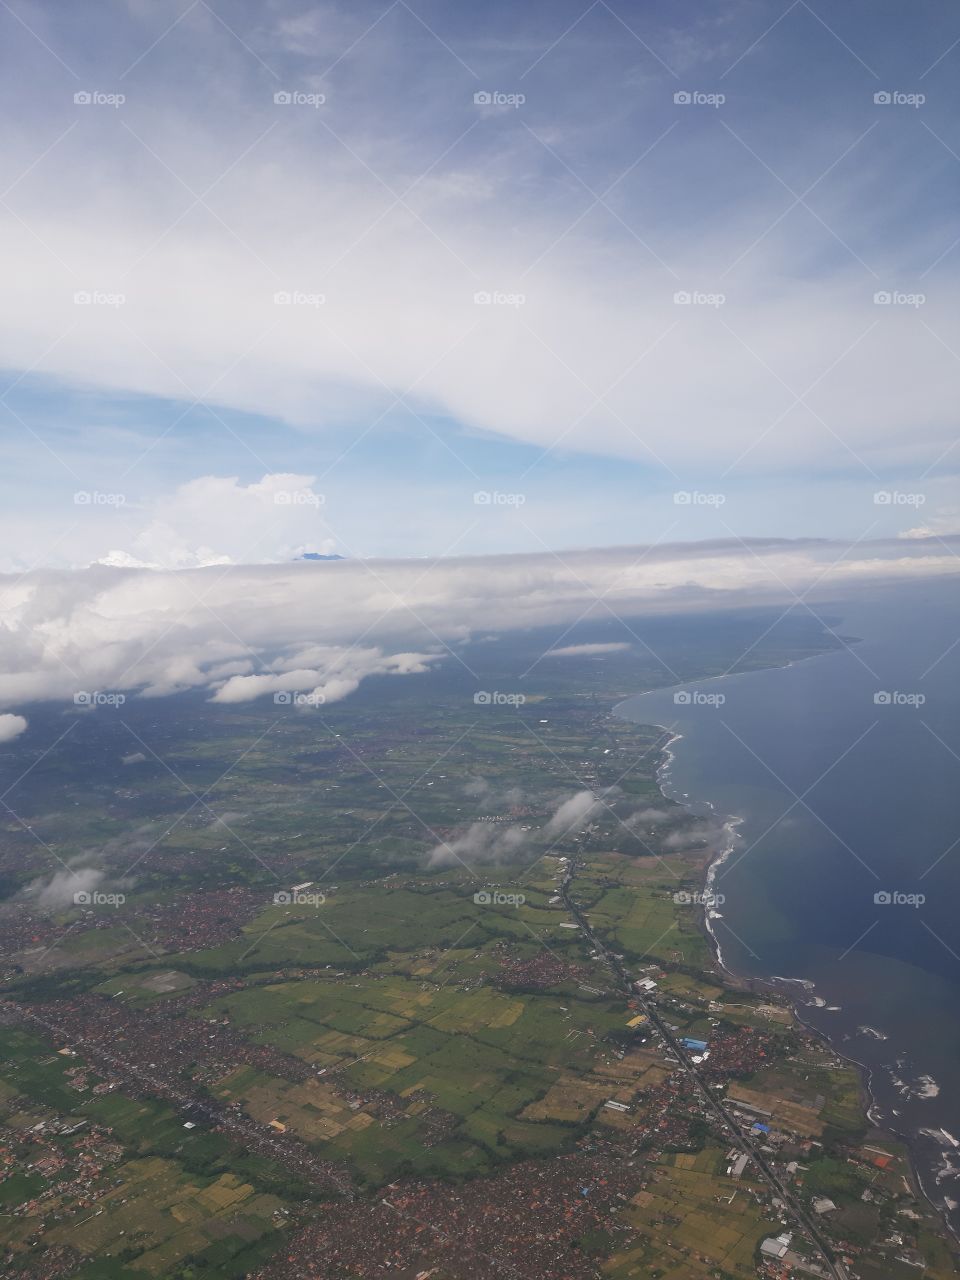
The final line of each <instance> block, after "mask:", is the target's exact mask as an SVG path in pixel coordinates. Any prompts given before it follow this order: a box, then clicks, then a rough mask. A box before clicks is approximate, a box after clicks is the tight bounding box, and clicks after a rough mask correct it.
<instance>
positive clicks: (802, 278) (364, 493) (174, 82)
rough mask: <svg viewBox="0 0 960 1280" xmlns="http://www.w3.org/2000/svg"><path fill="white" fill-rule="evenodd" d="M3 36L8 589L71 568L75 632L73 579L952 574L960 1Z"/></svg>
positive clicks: (959, 336)
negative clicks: (485, 567)
mask: <svg viewBox="0 0 960 1280" xmlns="http://www.w3.org/2000/svg"><path fill="white" fill-rule="evenodd" d="M0 33H2V41H0V45H2V48H3V60H4V64H5V66H4V75H3V77H2V78H0V99H2V100H3V109H4V119H5V121H6V123H7V126H8V127H7V130H6V132H5V137H4V141H3V148H4V151H5V155H4V166H3V169H4V179H3V182H2V187H3V190H2V192H0V223H2V228H3V236H2V253H3V263H2V267H3V286H4V293H5V301H6V304H7V305H6V306H5V307H4V308H3V309H2V316H0V365H2V374H0V385H2V388H3V390H2V392H0V430H2V432H3V444H4V459H5V464H6V465H5V467H4V468H3V474H2V477H0V485H2V492H0V534H2V536H0V572H2V573H4V574H7V575H11V576H10V578H9V579H8V581H9V583H11V584H16V583H18V582H19V581H20V578H19V575H26V578H25V581H26V582H27V583H28V584H29V583H30V582H32V581H33V577H32V575H34V574H38V573H39V574H41V575H42V574H44V573H53V574H58V573H60V572H62V571H66V572H68V573H75V574H77V575H80V576H79V577H78V578H77V580H76V581H74V580H73V579H69V580H68V581H70V582H71V586H70V588H69V598H70V606H69V608H68V609H66V611H65V614H64V617H66V616H67V614H69V613H70V611H71V610H72V609H73V608H74V607H75V606H77V607H79V606H78V602H89V601H90V600H91V599H94V598H99V596H100V592H101V590H102V586H101V577H100V576H99V568H97V569H96V570H94V571H92V572H93V577H92V578H88V579H83V578H82V574H83V573H84V572H86V571H87V569H88V567H89V566H91V565H94V566H104V567H105V568H107V569H109V570H111V571H113V572H114V573H116V574H120V573H121V572H122V571H124V570H127V571H129V572H130V573H133V574H139V573H141V572H148V573H150V572H152V573H155V574H177V573H181V572H183V571H185V570H193V569H196V568H202V567H204V566H206V567H208V568H210V569H212V570H217V569H219V568H222V567H224V566H243V565H278V566H285V565H288V564H289V563H290V562H291V561H294V560H296V559H297V558H298V557H301V556H302V555H304V554H305V553H315V554H317V553H319V554H325V555H340V556H343V557H346V558H347V559H349V560H367V559H370V558H373V559H375V560H377V561H378V562H379V561H391V560H396V559H400V560H403V561H407V560H426V561H427V562H428V564H429V565H432V564H434V563H435V562H436V561H446V560H447V559H451V558H452V559H456V558H458V557H467V558H470V557H491V556H498V555H499V556H504V557H508V556H511V555H521V556H539V557H540V561H539V563H540V565H541V568H543V567H544V566H549V565H550V564H552V563H553V559H552V558H555V557H556V556H558V555H562V556H564V557H565V558H567V559H569V557H568V555H567V553H569V552H572V551H575V550H577V549H582V548H600V547H631V546H632V547H649V546H656V547H662V546H671V547H673V546H677V547H679V548H682V547H683V546H684V545H685V544H687V543H689V542H695V541H698V540H705V539H707V540H717V539H722V540H728V541H729V542H730V544H731V548H733V549H734V550H736V551H737V554H738V556H739V563H740V565H741V570H742V572H741V585H744V584H747V583H748V582H749V580H750V577H751V566H752V558H755V552H754V550H753V543H752V542H751V540H752V539H758V540H760V543H759V544H758V545H762V546H766V545H767V543H768V540H770V539H779V538H796V539H809V538H822V539H827V540H830V541H831V543H835V544H836V545H837V546H839V547H845V548H855V547H862V546H869V545H872V544H874V543H876V545H877V546H882V547H884V548H886V550H885V551H884V554H885V555H886V556H888V558H889V559H890V560H891V564H894V566H895V562H896V561H897V560H898V559H901V558H902V556H910V557H914V558H915V557H916V556H917V555H918V554H921V551H922V549H923V548H926V551H925V552H924V553H923V554H925V555H926V556H927V557H928V559H929V562H930V564H931V565H940V564H941V562H943V563H945V564H949V562H950V560H951V559H954V560H955V555H954V551H953V549H952V545H951V544H950V542H949V540H948V538H949V535H952V534H954V533H957V532H960V492H958V484H957V473H958V466H960V449H958V447H957V443H958V441H957V436H958V428H957V404H958V397H957V395H956V388H957V376H958V372H960V323H958V311H957V307H956V297H957V284H958V274H960V228H958V225H957V221H956V216H955V210H956V206H957V195H958V188H960V135H958V132H957V127H956V121H957V119H958V118H960V115H958V111H957V107H958V97H960V89H958V85H960V78H958V75H957V70H958V64H960V10H958V9H957V8H956V6H955V5H954V4H951V3H947V2H945V0H944V2H939V0H918V2H917V3H915V4H912V5H910V6H907V5H904V4H903V3H902V2H899V3H891V2H889V0H850V2H849V3H845V4H844V5H843V6H839V7H838V6H826V5H823V4H822V0H821V2H820V3H807V2H806V0H779V2H777V3H773V2H772V0H729V2H728V3H724V4H704V3H689V4H684V5H682V6H678V5H676V4H669V3H665V2H662V3H656V2H654V3H643V4H639V3H626V2H625V0H622V2H620V3H616V4H611V3H607V0H593V2H590V0H579V2H577V3H574V2H572V0H550V3H546V2H539V0H533V2H531V3H526V4H523V5H517V4H508V3H490V4H486V5H482V6H471V5H461V4H452V3H449V0H448V2H447V3H442V2H441V0H411V3H408V2H407V0H393V2H392V3H390V2H388V0H379V2H378V3H368V2H367V0H356V2H353V3H350V4H337V3H321V4H309V3H304V2H294V0H266V2H264V0H258V2H257V3H248V2H247V0H232V2H231V4H230V5H226V4H224V3H222V0H218V2H217V3H214V2H212V0H211V2H210V3H207V0H108V2H107V3H104V4H100V5H97V6H74V5H68V4H64V3H52V2H50V0H10V3H9V4H7V3H4V4H3V5H2V6H0ZM941 539H944V540H943V541H941ZM901 542H902V543H903V544H904V546H906V544H911V545H910V546H909V547H907V548H906V550H903V549H902V548H901V547H900V546H899V545H898V544H899V543H901ZM901 552H902V556H901ZM638 554H643V553H642V552H638ZM731 554H732V552H731ZM801 554H802V553H801ZM842 554H844V555H846V554H847V553H846V552H843V553H842ZM686 555H687V553H686V552H684V551H683V550H682V549H681V550H678V551H677V552H676V555H675V557H674V559H675V561H676V562H677V563H684V562H685V557H686ZM871 559H872V553H871V554H870V555H869V556H866V557H861V556H860V555H859V554H855V555H853V556H852V560H853V562H854V563H860V562H861V561H862V562H864V563H866V562H867V561H869V560H871ZM384 572H386V570H385V571H384ZM403 572H405V570H404V571H403ZM892 572H893V573H896V572H897V570H896V568H895V567H894V568H893V569H892ZM513 573H514V570H513V569H511V570H510V574H511V575H513ZM281 576H282V575H281ZM135 580H136V581H137V582H143V581H144V579H142V578H140V577H138V578H136V579H135ZM510 580H511V581H513V580H514V578H513V576H511V579H510ZM42 581H43V584H44V585H43V586H42V587H38V593H39V597H38V598H42V599H43V600H44V605H43V608H42V609H41V613H42V614H43V616H44V617H45V618H47V619H48V620H49V617H48V615H49V610H48V603H49V601H48V594H47V593H48V592H49V591H50V590H51V588H50V583H51V582H54V581H56V582H60V581H61V579H59V578H56V577H54V578H51V577H46V578H43V580H42ZM116 581H117V582H118V583H120V582H124V583H126V582H128V581H133V579H126V578H123V579H121V578H117V579H116ZM593 585H594V586H596V584H593ZM675 585H676V584H675V582H674V581H673V579H670V580H669V583H668V586H669V588H670V589H672V588H673V587H674V586H675ZM701 585H703V586H704V589H708V588H709V587H710V584H709V583H707V582H706V581H704V583H703V584H701ZM597 589H599V588H597ZM169 590H170V591H171V592H174V593H176V592H177V591H178V590H179V588H177V587H170V588H169ZM15 598H16V600H17V601H18V605H17V607H18V608H19V607H20V597H19V596H16V597H15ZM17 617H18V621H17V622H16V623H15V624H14V626H15V629H16V628H18V627H26V628H27V629H28V630H29V627H30V625H31V623H30V622H29V618H28V615H17ZM25 619H26V620H25ZM62 625H66V624H65V623H62ZM422 638H423V637H422V636H421V640H422ZM411 652H419V648H418V647H417V646H414V648H413V649H412V650H411ZM13 665H16V664H15V663H14V664H13ZM27 665H28V666H30V664H29V663H28V664H27ZM40 666H41V667H42V666H43V664H42V663H41V664H40ZM30 669H31V670H33V668H32V667H31V668H30ZM114 674H116V673H114ZM224 678H229V677H224ZM187 683H189V681H188V682H187ZM173 684H176V681H173Z"/></svg>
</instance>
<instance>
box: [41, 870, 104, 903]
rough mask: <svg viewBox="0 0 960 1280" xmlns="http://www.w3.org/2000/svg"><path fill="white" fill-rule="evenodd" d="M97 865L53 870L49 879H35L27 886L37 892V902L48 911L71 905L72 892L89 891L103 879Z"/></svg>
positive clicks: (72, 900) (72, 901) (72, 899)
mask: <svg viewBox="0 0 960 1280" xmlns="http://www.w3.org/2000/svg"><path fill="white" fill-rule="evenodd" d="M103 876H104V873H103V872H102V871H101V870H99V868H97V867H83V866H80V867H72V868H70V869H69V870H68V869H66V868H64V870H62V871H55V872H54V874H53V875H52V876H51V877H50V879H49V880H35V881H34V882H33V884H31V885H30V886H29V887H30V889H31V890H33V891H34V892H36V894H37V902H38V904H39V905H40V906H41V907H46V908H47V909H48V910H50V911H58V910H62V909H63V908H64V907H72V906H73V904H74V894H77V893H89V892H90V891H91V890H93V889H95V888H96V887H97V885H98V884H100V882H101V881H102V880H103Z"/></svg>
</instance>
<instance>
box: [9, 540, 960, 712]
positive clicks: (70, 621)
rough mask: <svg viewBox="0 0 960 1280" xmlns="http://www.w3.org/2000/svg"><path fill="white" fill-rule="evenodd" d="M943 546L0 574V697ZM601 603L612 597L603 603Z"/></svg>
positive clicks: (523, 622)
mask: <svg viewBox="0 0 960 1280" xmlns="http://www.w3.org/2000/svg"><path fill="white" fill-rule="evenodd" d="M958 566H960V561H958V558H957V556H956V555H955V554H954V552H953V548H952V547H951V546H950V545H948V544H944V543H943V542H941V541H939V540H938V541H934V542H923V541H919V540H909V541H898V540H893V541H891V542H886V543H882V542H874V543H867V542H862V543H860V544H858V545H856V546H849V545H843V544H839V543H830V542H825V541H801V542H789V541H785V540H776V541H765V542H764V541H753V542H750V543H745V542H741V541H732V540H731V541H725V542H712V543H695V544H681V545H673V546H668V545H661V546H657V547H652V548H651V547H647V548H637V547H633V548H630V547H625V548H613V549H608V550H582V551H570V552H565V553H563V555H561V556H557V555H553V554H540V555H513V556H477V557H469V558H464V559H452V558H451V559H441V560H438V561H436V562H435V563H433V564H431V565H427V566H425V565H424V563H423V562H422V561H419V560H414V561H409V560H395V561H387V560H371V561H359V560H345V561H341V562H338V563H335V564H312V563H308V562H307V563H305V562H298V563H290V564H283V565H234V566H228V567H226V568H223V567H211V568H206V569H184V570H180V571H157V570H149V569H115V568H107V567H104V566H95V567H92V568H90V569H86V570H82V571H73V572H71V571H63V572H53V571H34V572H31V573H27V574H24V575H22V576H20V577H14V576H12V575H11V576H7V577H0V594H2V596H3V598H4V604H5V625H4V628H3V629H2V631H0V706H4V707H17V706H23V705H25V704H27V703H29V702H31V701H33V700H35V699H65V700H71V699H72V698H73V695H74V694H75V693H77V692H79V691H81V690H84V691H87V692H90V691H108V690H114V691H128V692H131V691H137V690H139V691H142V692H143V693H144V694H146V695H147V696H152V697H158V696H163V695H166V694H170V693H174V692H177V691H180V690H184V689H206V690H209V692H210V695H211V696H214V697H216V698H217V700H218V701H221V702H227V701H237V700H247V699H248V698H249V697H250V696H263V695H264V694H268V693H271V692H275V691H279V690H282V689H318V690H320V691H321V692H323V693H324V694H325V696H326V697H327V698H328V700H329V701H336V700H337V699H338V698H341V697H344V696H345V695H346V694H348V693H349V692H351V691H352V689H355V688H356V686H357V684H358V682H359V681H361V680H363V679H364V678H366V677H367V676H370V675H373V674H378V673H386V674H390V673H394V674H404V673H416V672H418V671H423V670H424V669H425V668H426V666H427V665H428V664H430V663H432V662H433V661H435V660H437V659H440V660H443V661H447V662H452V661H454V660H455V659H454V657H453V656H451V655H452V654H453V653H454V652H455V651H456V649H457V646H458V645H459V644H460V643H461V642H462V641H464V640H465V639H467V638H469V637H470V636H471V635H473V634H477V633H479V634H490V633H492V632H502V631H509V630H513V629H518V628H529V627H536V626H543V625H548V624H549V625H554V624H560V625H570V624H572V623H575V622H577V621H578V620H580V619H582V618H584V617H588V616H597V617H601V618H603V619H607V618H609V616H610V611H612V612H614V613H615V614H617V615H619V616H621V617H626V618H629V617H638V616H641V615H644V614H655V613H675V612H682V611H693V610H702V609H705V608H717V609H718V608H723V607H737V606H741V605H762V604H782V605H788V604H790V603H791V601H792V599H793V598H794V596H793V593H800V592H803V591H805V590H807V589H810V588H812V587H814V586H816V596H817V599H818V600H826V601H830V600H838V599H843V600H847V599H849V598H850V596H851V593H852V592H854V591H856V590H857V589H858V588H862V587H863V586H864V585H866V584H869V583H884V582H888V581H890V582H897V581H903V580H905V579H914V580H915V579H918V578H921V577H934V576H940V575H945V574H956V572H957V570H958ZM601 600H602V602H603V603H602V605H601V604H600V603H599V601H601Z"/></svg>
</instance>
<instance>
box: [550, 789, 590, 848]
mask: <svg viewBox="0 0 960 1280" xmlns="http://www.w3.org/2000/svg"><path fill="white" fill-rule="evenodd" d="M603 808H604V803H603V801H602V800H600V799H598V797H597V796H595V795H594V794H593V792H592V791H578V792H577V794H576V795H573V796H571V797H570V798H569V800H564V801H563V803H562V804H561V805H559V806H558V808H557V810H556V812H555V813H554V814H553V816H552V817H551V818H550V820H549V822H548V823H547V824H546V826H545V827H544V829H543V834H544V835H545V836H546V837H547V838H548V839H557V838H561V837H563V836H570V835H576V834H577V833H578V832H580V831H582V830H583V829H584V827H586V826H587V824H588V823H589V821H590V819H591V818H592V817H594V816H595V815H596V814H597V813H599V812H600V811H601V810H602V809H603Z"/></svg>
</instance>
